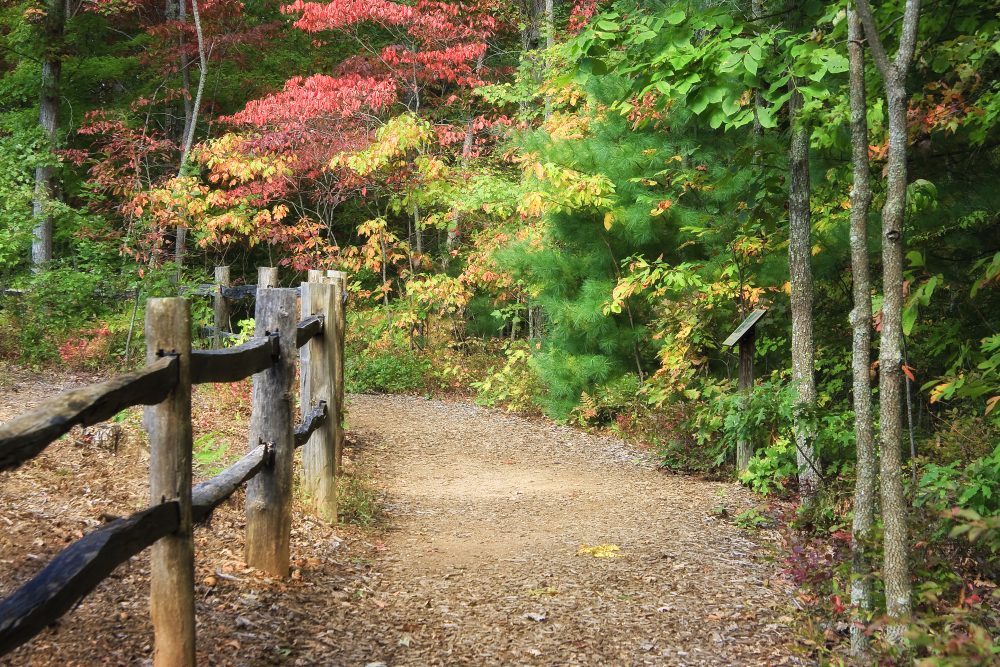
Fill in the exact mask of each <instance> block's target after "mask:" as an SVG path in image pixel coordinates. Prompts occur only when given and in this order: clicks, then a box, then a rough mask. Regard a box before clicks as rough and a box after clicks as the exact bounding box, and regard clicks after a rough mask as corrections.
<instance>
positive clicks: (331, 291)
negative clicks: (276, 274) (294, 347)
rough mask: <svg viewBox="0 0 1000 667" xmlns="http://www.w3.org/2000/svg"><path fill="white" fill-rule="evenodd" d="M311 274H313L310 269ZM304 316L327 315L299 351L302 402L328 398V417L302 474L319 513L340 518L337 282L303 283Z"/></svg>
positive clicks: (306, 405) (306, 450) (305, 405)
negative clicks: (320, 330) (319, 330)
mask: <svg viewBox="0 0 1000 667" xmlns="http://www.w3.org/2000/svg"><path fill="white" fill-rule="evenodd" d="M310 277H314V276H313V275H312V272H310ZM301 293H302V318H303V319H305V318H307V317H310V316H313V315H323V316H324V326H323V335H321V336H316V337H314V338H313V339H312V340H310V341H309V342H308V343H306V344H305V345H304V346H302V348H301V350H300V351H299V360H300V366H299V368H300V371H299V372H300V374H301V390H300V391H301V394H300V395H301V397H302V398H301V404H302V412H303V413H305V412H306V411H308V410H309V409H311V408H312V407H313V406H314V405H316V404H317V403H319V401H326V405H327V411H328V412H327V420H326V423H324V424H323V426H322V427H320V428H318V429H316V430H315V431H314V432H313V433H312V435H311V436H310V437H309V441H308V442H307V443H306V445H305V447H303V449H302V478H303V485H304V487H305V491H306V493H307V494H308V495H309V496H310V498H311V499H312V503H313V507H314V508H315V510H316V513H317V514H318V515H319V516H320V517H321V518H323V519H324V520H326V521H329V522H331V523H333V522H335V521H336V520H337V477H336V474H337V450H336V443H337V438H336V430H337V424H336V411H335V402H334V396H335V393H334V386H333V381H334V370H335V369H334V354H333V353H334V345H335V338H334V327H333V322H334V317H335V313H336V310H335V302H336V299H337V291H336V286H334V285H330V284H327V283H324V282H306V283H302V292H301Z"/></svg>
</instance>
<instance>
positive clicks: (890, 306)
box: [879, 82, 910, 638]
mask: <svg viewBox="0 0 1000 667" xmlns="http://www.w3.org/2000/svg"><path fill="white" fill-rule="evenodd" d="M887 90H888V95H887V97H888V98H889V104H888V112H889V155H888V166H889V170H888V176H887V179H886V181H887V182H886V185H887V189H886V201H885V206H884V207H883V209H882V289H883V291H884V297H883V300H882V335H881V338H880V340H879V427H880V429H881V435H882V438H881V440H882V443H881V444H882V447H881V459H880V460H881V467H880V479H881V482H882V485H881V492H882V520H883V523H884V525H885V533H884V534H885V543H884V545H883V550H884V552H885V563H884V567H883V571H884V576H885V587H886V611H887V612H888V614H889V617H890V618H891V619H893V620H898V621H902V619H904V618H905V617H907V616H909V614H910V572H909V565H908V563H907V552H908V551H909V545H908V540H909V538H908V537H907V530H906V514H907V508H906V499H905V498H904V496H903V463H902V456H901V451H900V448H901V445H902V438H903V433H902V424H903V410H902V391H901V390H902V384H903V382H902V380H903V370H902V364H903V353H902V350H901V349H900V338H901V337H902V335H903V324H902V313H903V214H904V206H905V203H906V94H905V91H904V90H903V86H902V82H899V83H898V85H893V86H891V87H890V86H888V85H887ZM891 635H893V636H895V635H900V636H901V635H902V628H901V627H899V626H896V629H893V630H892V631H891ZM894 638H895V637H894Z"/></svg>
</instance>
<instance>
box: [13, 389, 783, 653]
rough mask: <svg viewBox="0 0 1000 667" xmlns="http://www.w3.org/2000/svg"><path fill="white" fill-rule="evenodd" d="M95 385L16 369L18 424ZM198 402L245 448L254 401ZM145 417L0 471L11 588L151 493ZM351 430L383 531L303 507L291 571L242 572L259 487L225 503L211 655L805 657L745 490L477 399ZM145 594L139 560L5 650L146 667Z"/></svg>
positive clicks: (205, 425)
mask: <svg viewBox="0 0 1000 667" xmlns="http://www.w3.org/2000/svg"><path fill="white" fill-rule="evenodd" d="M94 379H95V378H91V377H86V376H60V377H52V376H43V377H40V376H38V375H36V374H32V373H27V372H25V371H14V372H10V371H8V372H7V373H6V375H5V381H4V385H5V386H4V387H3V389H4V391H3V392H0V420H3V419H8V418H10V417H12V416H15V415H16V414H19V413H20V412H22V411H24V410H25V409H27V408H29V407H30V406H31V405H33V404H35V403H37V402H39V401H40V400H42V399H43V398H45V397H48V396H51V395H52V393H53V390H52V387H53V386H55V387H57V388H59V389H63V388H69V387H71V386H74V385H76V384H81V383H84V382H89V381H93V380H94ZM195 403H196V413H197V414H198V415H199V422H198V425H197V429H196V431H200V432H206V431H210V433H211V435H212V438H213V439H215V440H222V441H225V442H226V443H227V445H228V446H229V450H230V452H229V455H230V456H231V457H235V456H237V455H238V454H239V453H240V452H241V451H242V450H243V448H244V447H245V438H246V431H245V429H246V421H247V415H245V414H243V413H242V412H241V411H240V410H239V408H238V407H237V408H234V407H233V406H234V405H239V403H238V402H234V401H232V400H220V397H219V395H218V393H213V390H211V389H206V390H199V392H198V393H197V394H196V397H195ZM139 415H140V411H139V410H135V411H131V412H130V413H129V414H128V416H127V418H126V419H125V421H124V422H123V424H122V426H123V431H124V432H125V433H126V436H127V438H126V441H125V442H123V443H121V444H120V445H119V447H118V450H117V452H116V453H115V452H112V451H109V450H108V449H106V448H101V447H97V446H95V445H94V444H93V443H92V442H90V441H89V439H88V438H87V437H86V436H84V435H82V434H80V433H74V434H71V436H70V437H67V438H64V439H62V440H60V441H59V442H57V443H55V444H54V445H53V446H51V447H50V448H49V449H48V450H46V452H45V453H44V454H43V455H42V456H40V457H38V458H36V459H35V460H33V461H32V462H31V463H29V464H28V465H25V466H23V467H22V468H21V469H19V470H17V471H14V472H9V473H0V500H2V503H0V567H2V568H3V572H4V576H3V577H2V581H0V594H4V595H6V594H8V593H9V592H11V591H12V590H13V589H15V588H16V587H17V586H18V585H20V583H23V582H24V581H25V580H26V579H27V578H29V577H30V576H31V575H32V574H33V573H35V572H37V571H38V570H39V569H41V567H43V566H44V564H45V562H47V561H48V560H49V559H50V558H51V557H52V556H53V555H54V554H55V553H57V552H58V551H59V550H60V549H61V548H62V547H63V546H65V545H66V544H67V543H69V542H71V541H72V540H74V539H77V538H79V537H80V536H81V535H82V534H83V533H85V532H86V531H88V530H91V529H92V528H93V527H94V526H98V525H100V524H101V523H102V522H103V521H107V520H109V519H110V518H113V517H115V516H121V515H125V514H128V513H130V512H133V511H135V510H137V509H139V508H141V507H143V506H144V505H145V503H146V502H147V498H146V472H147V470H146V463H147V461H148V451H147V449H146V447H145V443H144V440H143V439H142V436H141V429H140V428H139V426H138V424H139ZM348 421H349V424H348V426H349V434H348V439H349V444H350V445H351V447H350V448H349V449H348V450H347V452H346V458H347V467H348V470H352V469H354V470H361V469H363V470H364V471H365V476H366V477H370V479H371V481H372V482H373V483H374V484H375V486H376V487H377V488H378V489H379V490H380V493H381V495H382V498H383V500H382V502H383V505H384V515H385V518H384V521H383V522H382V524H381V525H380V526H379V527H376V528H367V529H360V528H357V527H354V526H346V525H339V526H335V527H330V526H327V525H325V524H323V523H322V522H320V521H318V520H313V519H312V518H310V517H309V516H308V514H307V512H306V511H305V508H304V507H297V508H296V510H295V512H294V516H295V519H294V525H293V534H292V553H293V569H292V573H291V577H290V578H288V579H286V580H274V579H269V578H267V577H265V576H263V575H261V574H260V573H257V572H255V571H253V570H250V569H248V568H246V566H245V565H244V564H243V562H242V545H243V542H242V541H243V530H244V526H245V522H244V519H243V508H242V497H234V499H232V500H231V501H229V502H228V503H226V504H225V505H224V506H223V507H220V508H219V509H218V510H217V511H216V513H215V515H214V516H213V518H212V522H211V524H210V525H209V526H208V527H202V528H199V529H198V530H197V531H196V542H197V563H196V567H197V573H196V581H197V582H198V591H197V593H198V596H197V605H198V609H197V613H198V654H199V664H205V665H271V664H289V665H357V666H359V667H363V666H365V665H369V666H372V667H375V666H378V665H386V666H395V665H772V664H803V661H802V660H801V659H800V658H797V657H795V656H796V654H797V653H798V652H797V651H796V650H795V647H794V646H792V645H790V643H789V642H791V641H792V637H793V634H792V633H791V632H790V630H789V629H788V628H787V627H786V626H785V624H784V621H788V620H790V619H789V617H788V616H786V615H784V612H785V610H786V609H787V606H788V597H787V595H786V594H785V593H784V592H783V591H784V587H783V584H782V582H781V580H780V578H779V577H778V574H777V568H776V566H775V565H774V564H773V563H772V562H771V560H770V556H769V554H770V549H769V547H768V545H767V544H763V543H762V544H758V543H757V542H763V541H764V540H766V539H768V536H767V535H766V533H756V534H754V535H752V536H748V535H747V534H746V533H744V532H742V531H741V530H739V529H738V528H736V527H734V526H733V525H732V524H731V522H730V521H729V520H728V519H726V518H721V517H720V514H722V513H721V512H720V510H719V508H725V509H726V512H725V514H727V515H728V516H730V517H731V516H733V515H735V514H737V513H739V512H741V511H743V510H744V509H746V508H747V507H750V506H752V499H751V498H750V497H749V495H748V494H747V493H746V492H745V491H743V490H742V489H740V488H739V487H738V486H736V485H733V484H725V483H717V482H707V481H700V480H696V479H692V478H689V477H683V476H673V475H668V474H664V473H662V472H660V471H658V470H657V469H656V468H655V467H654V466H653V465H652V464H651V463H650V462H649V461H648V460H647V459H646V458H645V457H644V456H643V455H642V454H641V453H639V452H636V451H634V450H632V449H630V448H629V447H628V446H626V445H624V444H623V443H621V442H619V441H617V440H613V439H608V438H601V437H596V436H593V435H590V434H586V433H583V432H580V431H577V430H574V429H569V428H563V427H559V426H555V425H552V424H549V423H547V422H543V421H539V420H526V419H522V418H519V417H515V416H511V415H506V414H503V413H498V412H493V411H489V410H484V409H481V408H478V407H475V406H471V405H467V404H463V403H455V402H443V401H438V400H428V399H422V398H413V397H398V396H352V397H350V404H349V412H348ZM199 474H200V476H201V477H205V476H210V475H211V471H210V470H207V469H201V470H199ZM751 537H752V538H753V539H751ZM599 556H612V557H599ZM147 596H148V559H147V558H146V556H145V555H140V556H138V557H136V558H134V559H132V561H130V562H129V563H127V564H125V565H123V566H122V567H119V568H118V569H117V570H116V571H115V572H114V574H113V575H112V576H111V577H110V578H109V579H108V580H106V581H105V582H103V583H102V584H101V585H100V586H99V587H98V589H97V590H96V591H95V592H94V593H93V594H91V595H90V596H89V597H88V598H87V599H85V600H84V601H83V602H82V603H81V604H80V605H79V607H78V608H77V609H75V610H74V611H73V612H71V613H69V614H67V615H66V616H65V617H64V618H63V619H62V620H61V621H60V623H59V624H58V625H57V626H55V627H54V628H52V629H50V630H47V631H45V632H43V633H42V634H41V635H39V636H38V637H36V638H35V639H34V640H32V641H31V642H29V643H28V644H27V645H26V646H24V647H22V648H21V649H19V650H18V651H16V652H14V653H13V654H11V655H9V656H7V657H6V658H5V659H0V662H2V664H15V665H28V664H31V665H93V664H110V665H142V664H148V663H150V657H151V644H152V629H151V626H150V623H149V618H148V600H147Z"/></svg>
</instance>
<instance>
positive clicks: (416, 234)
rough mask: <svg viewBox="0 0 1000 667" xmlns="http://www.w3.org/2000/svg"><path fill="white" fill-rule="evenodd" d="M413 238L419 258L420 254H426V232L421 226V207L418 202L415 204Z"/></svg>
mask: <svg viewBox="0 0 1000 667" xmlns="http://www.w3.org/2000/svg"><path fill="white" fill-rule="evenodd" d="M413 240H414V242H415V244H414V248H415V250H416V251H417V257H418V258H419V257H420V255H423V254H424V233H423V229H422V228H421V226H420V207H419V206H417V205H416V204H414V205H413Z"/></svg>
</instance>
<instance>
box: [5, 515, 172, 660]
mask: <svg viewBox="0 0 1000 667" xmlns="http://www.w3.org/2000/svg"><path fill="white" fill-rule="evenodd" d="M178 518H179V513H178V504H177V503H176V502H173V501H171V502H168V503H163V504H160V505H157V506H155V507H150V508H149V509H147V510H145V511H142V512H138V513H136V514H133V515H132V516H130V517H128V518H125V519H117V520H115V521H111V522H110V523H108V524H106V525H104V526H102V527H101V528H98V529H97V530H95V531H94V532H92V533H90V534H89V535H86V536H84V537H83V538H82V539H79V540H77V541H76V542H74V543H73V544H71V545H69V546H68V547H66V548H65V549H63V550H62V551H60V552H59V554H58V555H57V556H56V557H55V558H53V559H52V561H51V562H49V564H48V565H46V566H45V568H44V569H43V570H42V571H41V572H39V573H38V574H37V575H35V576H34V577H33V578H32V579H31V580H30V581H28V582H27V583H26V584H24V585H23V586H21V587H20V588H18V589H17V590H16V591H14V593H13V594H11V595H10V596H9V597H7V598H6V599H4V600H3V601H2V602H0V655H4V654H6V653H9V652H10V651H12V650H14V649H15V648H17V647H18V646H20V645H22V644H24V643H26V642H27V641H28V640H30V639H31V638H32V637H34V636H35V635H37V634H38V633H39V632H41V631H42V630H43V629H45V627H46V626H48V625H50V624H52V623H54V622H55V621H56V620H57V619H58V618H59V617H60V616H62V615H63V614H65V613H66V612H67V611H69V610H70V609H72V608H73V607H74V605H76V603H77V602H79V601H80V600H82V599H83V598H84V597H85V596H86V595H87V594H88V593H90V592H91V591H92V590H94V588H96V587H97V585H98V584H99V583H100V582H101V581H102V580H103V579H105V578H106V577H107V576H108V575H109V574H111V572H112V571H113V570H114V569H115V568H116V567H118V566H119V565H120V564H122V563H124V562H125V561H127V560H128V559H129V558H131V557H132V556H134V555H136V554H137V553H139V552H140V551H142V550H143V549H145V548H146V547H148V546H149V545H151V544H153V543H154V542H155V541H156V540H158V539H160V538H161V537H163V536H165V535H168V534H169V533H172V532H173V531H175V530H177V526H178Z"/></svg>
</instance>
